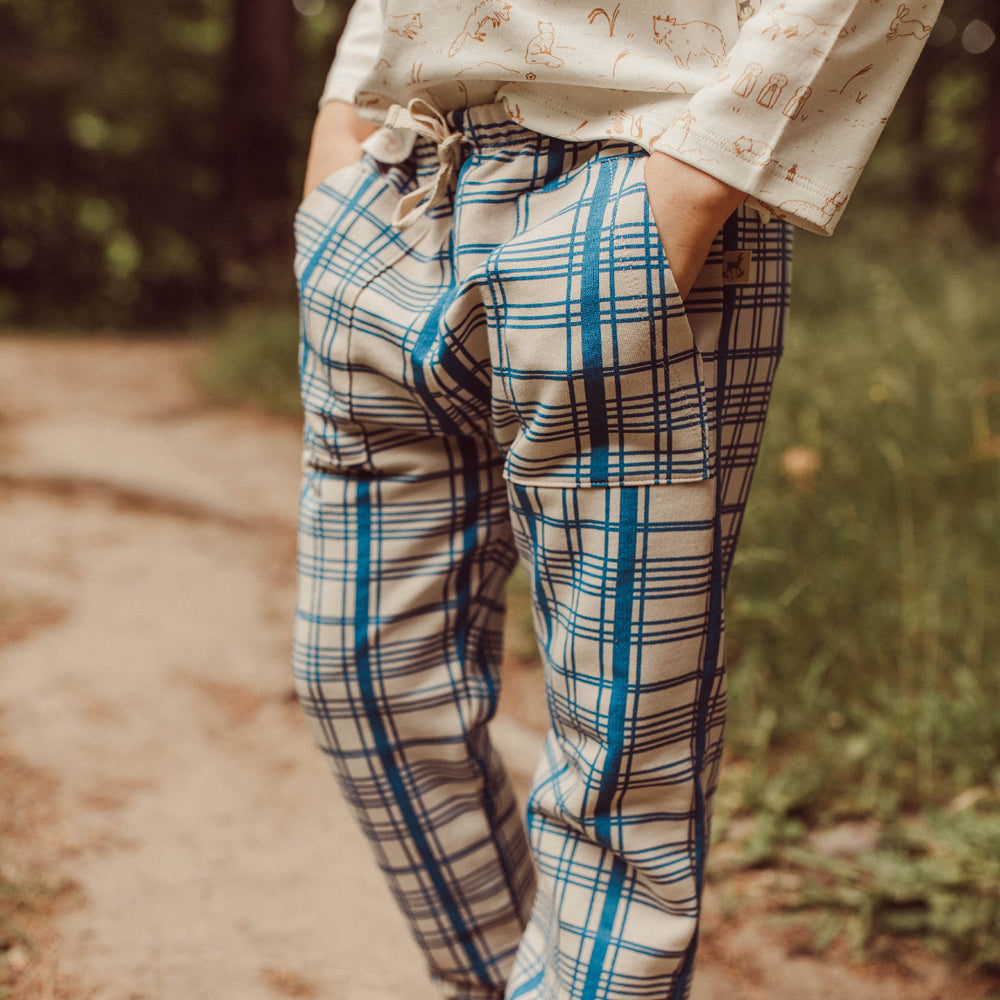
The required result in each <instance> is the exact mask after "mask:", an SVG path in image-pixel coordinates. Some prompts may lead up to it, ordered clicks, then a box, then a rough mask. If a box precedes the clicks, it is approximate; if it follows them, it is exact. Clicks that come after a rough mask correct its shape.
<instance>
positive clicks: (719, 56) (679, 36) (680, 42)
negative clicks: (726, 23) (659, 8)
mask: <svg viewBox="0 0 1000 1000" xmlns="http://www.w3.org/2000/svg"><path fill="white" fill-rule="evenodd" d="M653 38H654V39H655V40H656V42H657V44H659V45H663V46H665V47H666V48H667V51H669V52H670V53H671V55H673V57H674V62H675V63H676V64H677V65H678V66H679V67H680V68H681V69H690V68H691V60H692V59H694V60H700V59H709V60H711V63H712V67H713V68H716V67H718V66H719V65H720V63H721V62H722V61H723V60H724V59H725V58H726V39H725V37H724V36H723V34H722V32H721V31H720V30H719V29H718V28H717V27H716V26H715V25H714V24H709V23H708V22H707V21H683V22H681V23H678V22H677V19H676V18H674V17H659V16H656V15H654V16H653Z"/></svg>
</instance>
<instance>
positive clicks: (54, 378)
mask: <svg viewBox="0 0 1000 1000" xmlns="http://www.w3.org/2000/svg"><path fill="white" fill-rule="evenodd" d="M202 351H203V347H202V345H200V344H197V343H193V342H186V341H181V342H176V341H174V342H155V341H150V342H143V341H127V342H126V341H118V340H114V339H108V338H99V337H88V338H75V339H58V340H53V339H44V340H38V339H29V338H19V337H14V336H8V337H5V338H3V339H0V602H2V607H3V608H4V609H5V613H4V614H3V615H2V616H0V659H2V668H0V739H2V747H3V755H4V759H5V760H6V761H7V762H8V765H7V766H5V767H4V768H3V771H2V775H3V779H4V780H5V781H6V782H8V783H11V782H13V783H17V782H20V783H21V787H20V790H19V791H18V790H17V789H15V790H13V794H12V795H11V794H8V795H7V796H6V799H8V800H10V799H11V798H13V800H15V801H17V802H19V803H20V804H19V806H18V809H19V812H20V815H19V817H18V819H17V821H16V822H15V823H14V829H15V833H14V835H13V837H12V838H10V837H9V838H8V839H7V840H5V841H4V843H3V844H2V845H0V846H2V862H3V864H4V866H6V870H7V871H8V872H13V873H14V874H24V873H27V874H31V875H33V874H41V875H43V876H44V877H45V878H47V879H49V880H50V881H55V882H58V881H63V880H65V881H67V882H68V884H70V885H71V886H72V887H73V888H72V890H71V891H68V892H66V893H64V894H63V897H62V898H61V902H60V903H59V904H58V905H57V906H56V907H55V910H54V912H53V914H52V915H51V916H50V917H47V918H46V920H45V923H44V928H43V932H42V933H41V936H40V938H39V940H40V950H39V953H38V954H37V955H36V956H34V957H32V958H31V959H30V961H27V962H26V963H25V968H24V970H23V975H22V976H21V977H20V981H19V984H18V985H16V986H15V988H14V993H13V994H12V996H14V997H23V998H29V997H31V998H36V997H43V998H44V997H51V998H79V1000H275V998H278V997H282V996H288V997H316V998H325V1000H389V998H393V1000H433V994H432V991H431V990H430V989H429V987H428V986H427V984H426V980H425V977H424V974H423V971H422V968H421V962H420V958H419V956H418V954H417V952H416V949H415V948H414V946H413V945H412V944H411V942H410V941H409V939H408V936H407V933H406V931H405V929H404V927H403V925H402V923H401V920H400V918H399V916H398V915H397V914H396V912H395V910H394V908H393V906H392V905H391V903H390V901H389V899H388V898H387V895H386V894H385V892H384V891H383V888H382V885H381V882H380V880H379V876H378V874H377V872H376V871H375V869H374V867H373V864H372V862H371V860H370V858H369V854H368V849H367V847H366V846H365V845H364V843H363V842H362V841H361V839H360V836H359V834H358V833H357V832H356V831H355V829H354V826H353V823H352V822H351V820H350V817H349V816H348V814H347V812H346V810H345V809H344V807H343V806H342V805H341V803H340V801H339V799H338V798H337V796H336V793H335V789H334V787H333V783H332V780H331V779H330V778H329V777H328V774H327V771H326V768H325V765H324V764H323V762H322V760H321V759H320V756H319V754H318V753H317V752H316V750H315V749H314V747H313V745H312V742H311V740H310V738H309V736H308V733H307V731H306V728H305V725H304V722H303V720H302V718H301V716H300V713H299V710H298V707H297V705H296V704H295V703H294V701H293V699H292V697H291V685H290V680H289V675H288V667H287V663H288V647H289V622H290V618H291V611H292V605H293V597H294V578H293V559H294V516H295V503H296V494H297V481H298V428H297V426H296V425H295V424H294V423H293V422H289V421H283V420H280V419H277V418H274V417H271V416H267V415H264V414H260V413H256V412H251V411H246V410H233V409H224V408H219V407H216V406H213V405H211V404H209V403H207V402H206V401H205V400H204V399H202V398H201V397H200V396H199V394H198V392H197V391H196V389H195V388H194V387H193V382H192V380H191V378H190V373H191V370H192V368H193V366H194V365H195V364H196V363H197V361H198V359H199V357H200V356H201V353H202ZM507 683H508V689H507V691H506V693H505V701H504V706H503V709H502V711H501V718H500V719H499V720H498V721H497V723H496V726H495V729H496V736H497V740H498V742H499V743H500V745H501V747H502V749H503V750H504V752H505V755H506V756H507V757H508V760H509V762H510V763H511V764H512V768H513V770H514V772H515V774H516V775H517V776H518V779H519V780H520V781H521V782H522V785H523V783H524V782H525V781H526V780H527V775H528V774H529V773H530V770H531V769H532V766H533V762H534V758H535V754H536V752H537V748H538V747H539V745H540V739H541V737H540V727H541V724H542V715H541V711H540V698H539V692H538V687H537V685H538V679H537V678H536V677H535V676H534V675H533V674H530V673H528V672H525V671H523V670H517V669H515V668H513V667H512V669H511V675H510V677H509V678H508V679H507ZM7 791H8V792H10V791H11V790H9V789H8V790H7ZM768 877H773V876H767V875H764V876H759V877H755V879H756V880H755V881H749V882H746V883H741V885H740V886H737V887H735V889H734V887H733V886H729V887H728V888H727V889H726V890H725V892H726V897H725V898H726V899H727V900H728V902H727V905H726V907H725V908H723V906H722V905H721V904H720V902H719V897H720V892H719V890H717V889H713V891H712V892H711V893H710V895H709V900H708V907H707V917H706V922H705V937H704V945H703V950H702V961H701V963H700V974H699V975H700V978H699V980H698V983H697V985H696V988H695V993H694V1000H758V998H761V1000H762V998H773V1000H785V998H787V1000H792V998H795V1000H813V998H816V1000H819V998H823V1000H838V998H845V1000H848V998H849V1000H869V998H871V1000H932V998H941V1000H944V998H949V1000H950V998H959V1000H979V998H983V997H986V996H987V995H988V991H989V989H990V987H991V984H990V983H988V982H986V981H985V980H983V979H977V978H974V977H970V976H964V975H962V974H961V973H960V972H959V971H957V970H954V969H949V968H948V967H947V966H945V965H944V964H942V963H939V962H936V961H935V960H933V959H931V958H929V957H927V956H925V955H922V954H920V953H919V952H906V953H905V954H903V955H900V954H897V955H896V958H895V960H894V961H893V962H892V963H890V964H883V965H879V966H877V967H876V966H868V967H865V966H861V965H857V964H851V963H849V962H847V961H846V960H845V959H843V958H840V957H838V958H836V959H833V958H829V957H826V958H819V957H816V956H813V955H811V954H810V953H809V949H808V948H806V947H803V946H802V939H801V936H800V935H798V934H796V933H790V932H789V931H788V930H787V929H786V928H785V927H784V925H782V924H779V923H775V922H774V921H773V920H772V919H771V918H770V917H769V916H768V915H767V913H766V897H767V893H768V889H767V886H768V882H767V881H766V879H767V878H768ZM762 879H763V881H762ZM734 892H735V893H736V895H734ZM741 893H742V894H741ZM724 909H725V911H726V912H725V915H724V913H723V910H724ZM21 961H22V962H24V959H23V958H22V959H21Z"/></svg>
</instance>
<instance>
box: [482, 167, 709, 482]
mask: <svg viewBox="0 0 1000 1000" xmlns="http://www.w3.org/2000/svg"><path fill="white" fill-rule="evenodd" d="M642 164H643V157H642V156H639V155H635V154H632V153H624V154H622V153H618V155H615V153H614V152H611V151H605V152H602V153H601V154H600V155H599V156H597V157H596V158H595V159H594V160H591V161H589V162H588V163H587V164H586V165H585V166H584V167H582V168H580V169H579V170H578V171H577V172H576V174H575V175H574V176H573V177H572V178H570V179H569V180H568V181H567V183H566V184H565V185H564V186H563V187H562V188H561V189H560V202H561V204H559V205H558V206H556V207H555V211H553V212H552V213H551V214H550V215H549V217H548V218H546V219H544V220H543V221H541V222H539V223H537V224H536V225H534V226H532V227H531V228H530V229H529V230H526V231H525V232H523V233H521V234H520V235H519V236H517V237H515V239H514V240H512V241H511V242H510V243H508V244H506V245H504V246H502V247H500V248H499V249H498V250H497V251H496V252H495V253H494V254H493V255H492V257H491V258H490V262H489V266H490V273H489V276H488V281H489V285H490V293H491V294H490V299H489V300H488V301H491V302H492V306H493V308H492V320H491V321H492V323H493V324H495V326H496V333H495V334H494V336H493V337H492V342H493V343H494V345H496V346H495V355H494V357H493V366H494V370H493V375H494V380H495V383H499V386H500V387H501V388H502V394H503V398H504V401H505V406H506V408H507V410H508V411H511V412H508V413H499V414H497V415H496V417H495V424H496V426H497V427H498V428H501V427H502V428H505V429H506V431H507V434H508V437H507V439H506V440H503V441H501V444H502V445H504V446H506V448H507V459H506V467H505V470H506V476H507V478H508V479H509V480H511V481H512V482H515V483H519V484H523V485H536V486H625V485H631V486H636V485H647V484H654V483H665V482H684V481H699V480H702V479H705V478H707V476H708V475H709V469H710V457H711V456H710V454H709V434H708V419H707V414H706V399H705V389H704V385H703V381H702V373H701V362H700V357H699V355H698V351H697V350H696V349H695V346H694V339H693V334H692V329H691V325H690V323H689V322H688V318H687V315H686V312H685V309H684V305H683V303H682V302H681V300H680V295H679V294H678V292H677V286H676V284H675V283H674V281H673V278H672V276H671V275H670V270H669V266H668V265H667V261H666V258H665V255H664V251H663V245H662V243H661V241H660V236H659V233H658V232H657V230H656V226H655V224H654V222H653V218H652V213H651V211H650V209H649V202H648V199H647V197H646V189H645V182H644V179H643V172H642Z"/></svg>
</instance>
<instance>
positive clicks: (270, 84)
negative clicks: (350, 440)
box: [0, 0, 1000, 971]
mask: <svg viewBox="0 0 1000 1000" xmlns="http://www.w3.org/2000/svg"><path fill="white" fill-rule="evenodd" d="M347 6H348V5H347V4H344V3H336V2H333V0H294V2H291V0H146V2H144V3H142V4H137V3H133V2H126V0H103V2H102V3H100V4H93V3H92V4H80V3H76V2H71V0H0V70H2V71H0V327H2V328H7V329H15V328H16V329H18V330H21V331H23V330H24V329H26V328H34V329H37V330H38V331H39V333H42V332H46V333H51V332H52V331H67V330H75V331H107V330H114V331H117V332H121V333H123V334H124V335H129V334H131V333H140V332H141V333H149V332H151V331H154V332H158V333H162V334H163V335H174V336H176V335H178V334H191V333H195V334H200V335H206V334H208V335H211V336H212V337H214V338H215V340H216V341H217V345H218V347H217V351H216V355H215V358H216V360H215V363H214V365H213V367H212V368H211V370H210V371H208V372H207V373H206V375H205V378H206V384H207V385H208V386H210V388H211V390H212V391H214V392H216V393H218V394H220V395H222V396H225V397H228V398H237V399H241V400H243V401H246V400H251V401H253V402H256V403H260V404H262V405H268V406H274V407H278V408H283V409H285V410H288V411H294V409H295V406H296V403H295V387H294V378H295V342H296V320H295V315H294V287H293V283H292V276H291V271H290V260H291V252H292V250H291V243H290V238H291V234H290V220H291V217H292V214H293V212H294V207H295V204H296V201H297V199H298V194H299V189H300V185H301V177H302V174H303V165H304V156H305V150H306V147H307V143H308V135H309V130H310V127H311V124H312V119H313V116H314V113H315V107H316V98H317V96H318V94H319V92H320V90H321V87H322V81H323V77H324V75H325V73H326V70H327V68H328V66H329V62H330V59H331V56H332V53H333V50H334V47H335V44H336V39H337V36H338V33H339V30H340V28H341V26H342V24H343V19H344V16H345V13H346V8H347ZM998 31H1000V24H998V13H997V9H996V4H995V0H945V5H944V13H943V15H942V18H941V20H940V21H939V23H938V25H937V27H936V28H935V31H934V33H933V34H932V36H931V37H930V39H929V42H928V45H927V48H926V50H925V53H924V56H923V57H922V59H921V62H920V64H919V66H918V68H917V71H916V73H915V75H914V77H913V79H912V80H911V82H910V84H909V86H908V88H907V89H906V91H905V93H904V96H903V98H902V100H901V102H900V105H899V107H898V109H897V112H896V114H895V116H894V117H893V119H892V121H891V122H890V125H889V128H888V130H887V132H886V135H885V136H884V138H883V141H882V143H881V144H880V146H879V148H878V150H877V152H876V155H875V157H874V158H873V160H872V163H871V164H870V166H869V169H868V171H867V173H866V175H865V177H864V178H863V180H862V184H861V186H860V188H859V190H858V192H857V194H856V195H855V198H854V200H853V201H852V204H851V206H850V208H849V210H848V212H847V214H846V218H845V220H844V222H843V223H842V225H841V227H840V229H839V230H838V234H837V237H836V238H835V239H834V240H831V241H826V240H822V239H820V238H814V237H809V236H808V235H803V236H801V237H800V238H799V241H798V258H797V263H796V269H797V273H796V281H795V293H794V306H793V317H792V324H791V328H790V331H789V338H788V347H787V351H786V358H785V361H784V362H783V371H782V374H781V377H780V378H779V385H778V390H777V392H776V396H775V400H774V404H773V408H772V416H771V418H770V424H769V431H768V436H767V439H766V442H765V448H764V452H763V454H762V457H761V464H760V470H759V473H758V476H757V482H756V483H755V486H754V498H753V502H752V503H751V505H750V514H749V515H748V520H747V524H746V526H745V529H744V539H743V545H742V551H741V552H740V554H739V557H738V564H737V566H736V568H735V571H734V578H733V582H732V595H731V601H730V607H729V609H728V612H727V614H728V619H729V639H730V645H731V649H730V667H731V680H730V703H731V724H730V739H729V746H730V751H729V752H730V756H731V762H730V766H729V768H728V769H727V777H726V780H725V783H724V785H723V788H722V791H721V792H720V796H719V803H718V807H717V818H716V824H715V835H716V837H717V838H718V839H719V840H720V841H728V849H727V850H724V851H718V852H717V860H715V861H713V864H715V865H716V869H715V870H716V871H719V870H724V869H727V868H729V869H733V868H736V869H739V868H747V867H752V866H763V865H775V866H781V867H782V868H783V869H785V870H788V871H792V872H794V873H796V880H795V882H794V885H795V889H794V891H793V892H790V893H789V894H788V896H787V898H786V899H785V900H784V901H783V902H784V905H787V906H788V907H789V908H794V909H803V910H807V911H809V912H811V913H814V914H815V920H816V922H815V928H816V941H817V945H818V946H819V947H822V946H824V945H825V944H826V943H829V942H831V941H834V940H840V941H844V940H846V941H849V942H851V943H852V945H853V946H854V947H856V948H858V949H864V948H867V947H870V946H871V945H872V943H873V942H878V941H880V940H882V939H883V937H884V936H885V935H917V936H919V937H920V938H921V939H922V940H923V942H924V943H925V944H926V945H927V946H930V947H932V948H935V949H938V950H940V951H942V952H944V953H947V954H949V955H950V956H952V957H954V958H955V959H956V960H958V961H962V962H967V963H970V964H972V965H975V966H978V967H980V968H984V969H995V970H997V971H1000V710H998V709H1000V670H998V669H997V668H998V663H997V649H998V639H1000V620H998V619H1000V616H998V615H997V606H998V599H1000V531H998V517H997V498H998V496H1000V490H998V487H1000V338H998V337H997V331H998V328H1000V292H998V281H997V275H998V274H1000V240H998V237H1000V45H998V44H996V32H998ZM522 590H523V581H521V582H519V583H515V585H514V588H513V590H512V602H513V611H514V615H515V617H516V616H518V615H521V616H522V617H523V616H524V615H525V614H526V612H525V601H524V596H523V592H521V591H522ZM523 631H524V642H523V644H518V643H515V645H514V648H513V649H512V650H511V652H510V655H512V656H518V657H523V658H525V659H530V658H532V657H534V655H535V654H534V652H533V647H532V644H531V642H530V626H529V625H528V624H525V628H524V630H523ZM843 829H851V830H854V831H858V830H861V831H862V832H863V835H862V836H860V837H857V836H856V837H855V838H854V840H853V843H854V847H853V848H851V849H850V850H846V851H844V850H837V851H833V852H831V851H830V850H828V849H824V848H823V846H822V845H823V843H824V842H823V841H822V840H821V839H819V835H820V834H822V833H823V832H824V831H826V832H829V831H836V830H843ZM827 843H829V842H828V841H827Z"/></svg>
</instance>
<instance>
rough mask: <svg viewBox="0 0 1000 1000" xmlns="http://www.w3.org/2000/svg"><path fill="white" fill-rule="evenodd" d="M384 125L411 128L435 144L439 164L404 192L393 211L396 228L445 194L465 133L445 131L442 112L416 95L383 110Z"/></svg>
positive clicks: (406, 224) (407, 223) (408, 223)
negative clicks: (419, 184)
mask: <svg viewBox="0 0 1000 1000" xmlns="http://www.w3.org/2000/svg"><path fill="white" fill-rule="evenodd" d="M385 124H386V126H388V127H389V128H408V129H412V130H413V131H414V132H416V133H417V134H418V135H422V136H423V137H424V138H425V139H430V140H431V141H432V142H435V143H437V155H438V161H439V164H440V165H439V166H438V170H437V173H436V174H435V175H434V176H433V177H432V178H431V180H429V181H428V182H427V183H426V184H424V185H423V186H422V187H419V188H417V190H416V191H411V192H410V193H409V194H408V195H406V196H405V197H404V198H403V199H402V200H401V201H400V203H399V204H398V205H397V206H396V211H395V212H394V213H393V216H392V224H393V225H394V226H395V227H396V228H397V229H407V228H408V227H410V226H412V225H413V223H414V222H416V221H417V219H419V218H420V217H421V216H423V215H424V213H425V212H428V211H430V210H431V209H432V208H433V207H434V206H435V205H436V204H437V203H438V202H439V201H441V199H442V198H443V197H444V195H445V194H446V193H447V191H448V186H449V184H451V180H452V178H453V177H454V176H455V172H456V171H457V170H458V168H459V166H461V163H462V143H463V142H464V141H465V136H463V135H462V133H461V132H449V131H448V123H447V121H446V120H445V117H444V115H443V114H441V112H440V111H438V109H437V108H435V107H434V105H432V104H429V103H428V102H427V101H425V100H423V98H420V97H414V98H413V100H411V101H410V103H409V104H407V106H406V107H405V108H404V107H403V106H402V105H400V104H394V105H393V106H392V107H391V108H389V110H388V112H387V113H386V116H385Z"/></svg>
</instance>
